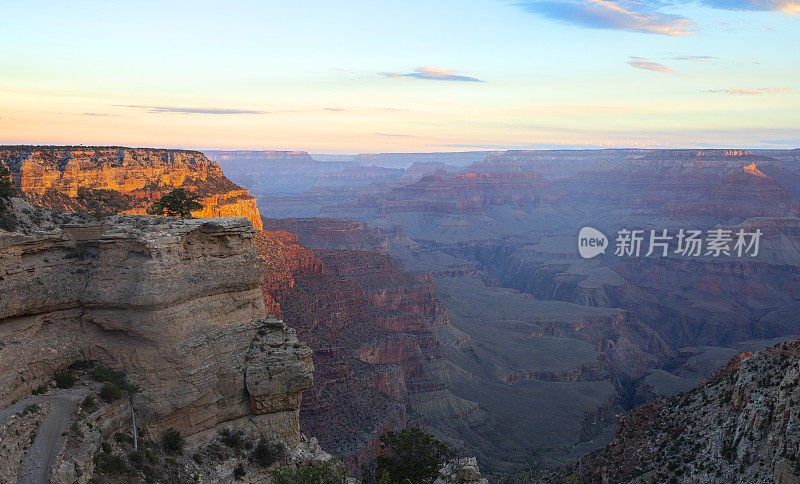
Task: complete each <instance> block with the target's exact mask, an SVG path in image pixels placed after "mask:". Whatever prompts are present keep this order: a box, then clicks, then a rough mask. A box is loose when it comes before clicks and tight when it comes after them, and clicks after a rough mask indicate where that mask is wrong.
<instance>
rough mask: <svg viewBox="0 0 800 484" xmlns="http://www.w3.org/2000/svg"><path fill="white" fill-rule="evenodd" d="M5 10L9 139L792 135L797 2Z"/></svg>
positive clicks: (769, 142) (204, 141) (650, 140)
mask: <svg viewBox="0 0 800 484" xmlns="http://www.w3.org/2000/svg"><path fill="white" fill-rule="evenodd" d="M118 3H119V4H118ZM0 13H2V15H0V62H1V63H2V66H3V68H2V69H1V70H0V142H2V143H58V144H61V143H69V144H79V143H83V144H125V145H134V146H180V147H187V148H242V149H304V150H309V151H313V152H330V153H350V152H366V151H373V152H374V151H450V150H466V149H473V148H506V147H507V148H549V147H575V148H580V147H600V146H612V147H625V146H631V147H651V146H653V147H661V146H663V147H709V146H741V147H798V146H800V82H798V79H800V49H798V48H797V45H798V44H800V16H798V15H797V13H798V4H796V3H792V2H789V1H785V0H780V1H765V0H757V1H753V2H748V0H705V1H703V2H661V1H655V2H652V1H645V2H634V1H630V0H618V1H611V0H567V1H549V0H548V1H545V0H542V1H538V0H529V1H523V0H520V1H516V2H515V1H502V0H473V1H469V0H461V1H430V0H429V1H413V0H411V1H406V2H391V3H390V2H374V1H372V2H367V1H363V2H362V1H352V2H345V3H341V2H339V3H335V2H322V1H304V2H275V1H261V2H228V3H226V4H223V3H222V2H202V1H195V2H169V1H161V2H149V1H135V2H126V3H122V2H82V1H73V2H35V1H30V2H5V1H4V0H0Z"/></svg>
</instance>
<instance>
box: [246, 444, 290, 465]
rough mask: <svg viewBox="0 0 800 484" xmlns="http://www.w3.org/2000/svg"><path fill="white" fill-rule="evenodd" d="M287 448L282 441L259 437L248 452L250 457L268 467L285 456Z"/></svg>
mask: <svg viewBox="0 0 800 484" xmlns="http://www.w3.org/2000/svg"><path fill="white" fill-rule="evenodd" d="M286 454H287V449H286V446H285V445H284V444H283V443H280V442H268V441H267V440H265V439H261V440H260V441H259V442H258V445H256V447H255V449H253V452H252V453H251V454H250V459H252V460H253V462H255V463H257V464H259V465H260V466H261V467H269V466H271V465H272V464H274V463H276V462H278V461H279V460H282V459H284V458H285V457H286Z"/></svg>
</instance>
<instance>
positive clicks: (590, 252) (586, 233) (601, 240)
mask: <svg viewBox="0 0 800 484" xmlns="http://www.w3.org/2000/svg"><path fill="white" fill-rule="evenodd" d="M606 247H608V239H607V238H606V236H605V235H604V234H603V232H600V231H599V230H597V229H595V228H592V227H584V228H582V229H581V231H580V233H579V234H578V253H580V255H581V257H583V258H584V259H591V258H592V257H594V256H596V255H599V254H605V253H606Z"/></svg>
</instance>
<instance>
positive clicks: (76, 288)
mask: <svg viewBox="0 0 800 484" xmlns="http://www.w3.org/2000/svg"><path fill="white" fill-rule="evenodd" d="M47 217H49V215H48V214H47V213H46V214H45V218H47ZM71 220H72V222H73V223H63V221H62V223H60V224H55V223H52V220H50V219H48V220H45V222H43V223H42V227H44V229H43V230H39V231H36V232H34V233H32V234H28V235H25V234H22V233H7V232H0V289H1V290H0V293H2V302H3V304H2V305H0V342H1V343H0V387H2V388H4V389H6V390H4V391H3V392H2V394H0V407H5V406H6V405H8V404H9V403H10V402H12V401H13V400H15V399H18V398H21V397H23V396H26V395H30V393H31V390H32V389H33V388H36V387H37V386H38V385H40V384H42V383H43V382H45V381H48V379H49V378H50V377H51V376H52V374H53V373H54V372H55V371H57V370H59V369H60V368H63V367H64V366H66V365H68V364H69V363H71V362H72V361H75V360H82V359H91V360H99V361H102V362H105V363H106V364H107V365H109V366H111V367H114V368H118V369H122V370H124V371H126V372H127V373H128V375H129V378H130V380H131V381H132V382H133V383H135V384H137V385H138V386H139V387H140V389H141V391H140V392H138V393H136V394H134V396H133V404H134V406H135V408H136V410H137V415H138V416H139V418H140V420H141V421H142V422H143V423H144V425H145V426H146V429H147V431H148V433H149V434H150V435H151V436H157V435H160V433H161V432H162V431H163V430H164V429H166V428H169V427H174V428H176V429H178V430H180V431H181V432H182V433H183V435H188V436H191V435H195V434H200V433H201V432H214V431H215V430H217V429H218V428H220V427H221V426H222V425H225V426H228V427H235V428H241V429H246V430H249V431H252V432H255V433H258V434H261V435H262V436H264V437H270V438H277V439H280V440H283V441H284V442H286V443H287V444H288V445H289V446H290V447H291V446H294V445H296V444H297V443H298V442H299V441H300V431H299V420H298V410H299V407H300V396H301V393H302V391H303V390H306V389H308V388H310V387H311V385H312V382H313V379H312V371H313V365H312V363H311V350H310V349H309V348H308V347H307V346H306V345H304V344H302V343H300V342H299V341H298V340H297V337H296V335H295V331H294V330H293V329H291V328H288V327H286V326H285V325H284V323H283V322H282V321H279V320H275V319H269V318H266V317H265V307H264V302H263V298H262V293H261V287H260V286H261V283H262V280H263V269H262V266H261V261H260V260H259V258H258V255H257V253H256V251H255V249H254V248H253V244H252V237H253V229H252V225H251V224H250V223H249V222H248V221H247V220H245V219H243V218H230V219H190V220H175V219H167V218H154V217H138V216H127V215H119V216H114V217H111V218H108V219H106V220H104V221H103V222H85V223H78V222H75V219H71Z"/></svg>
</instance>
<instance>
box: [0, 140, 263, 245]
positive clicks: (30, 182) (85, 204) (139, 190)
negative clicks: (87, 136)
mask: <svg viewBox="0 0 800 484" xmlns="http://www.w3.org/2000/svg"><path fill="white" fill-rule="evenodd" d="M0 163H3V164H5V165H6V166H8V167H9V168H10V169H11V176H12V179H13V181H14V186H16V187H17V188H18V189H20V190H21V191H22V193H23V196H24V197H25V198H26V199H27V200H28V201H29V202H31V203H32V204H34V205H37V206H42V207H48V208H58V209H62V210H68V211H73V212H76V211H81V210H90V209H91V207H90V206H89V203H91V202H92V200H91V199H92V197H97V196H98V195H97V194H93V193H92V190H107V191H108V192H105V193H103V194H102V196H104V197H114V199H115V201H116V204H117V206H118V208H119V209H120V210H119V211H120V212H122V213H131V214H144V213H145V211H146V209H147V207H149V206H150V205H151V204H152V203H153V202H155V201H156V200H158V199H159V197H161V195H163V194H165V193H167V192H169V191H170V190H172V189H174V188H178V187H182V188H186V189H187V190H190V191H192V192H194V193H195V194H197V195H199V196H200V203H201V204H202V205H203V208H202V209H200V210H197V211H195V212H193V213H192V215H193V216H195V217H206V218H207V217H246V218H247V219H249V220H250V222H252V224H253V226H254V227H255V228H256V229H257V230H260V229H261V218H260V216H259V213H258V208H257V207H256V200H255V198H253V197H251V196H250V194H249V192H248V191H247V190H245V189H243V188H242V187H240V186H238V185H235V184H234V183H232V182H231V181H230V180H228V179H227V178H226V177H225V175H223V173H222V170H221V169H220V167H219V165H218V164H217V163H215V162H212V161H209V160H208V159H207V158H206V157H205V155H203V154H202V153H200V152H198V151H187V150H164V149H149V148H120V147H39V146H37V147H24V146H23V147H16V146H9V147H2V149H0Z"/></svg>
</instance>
